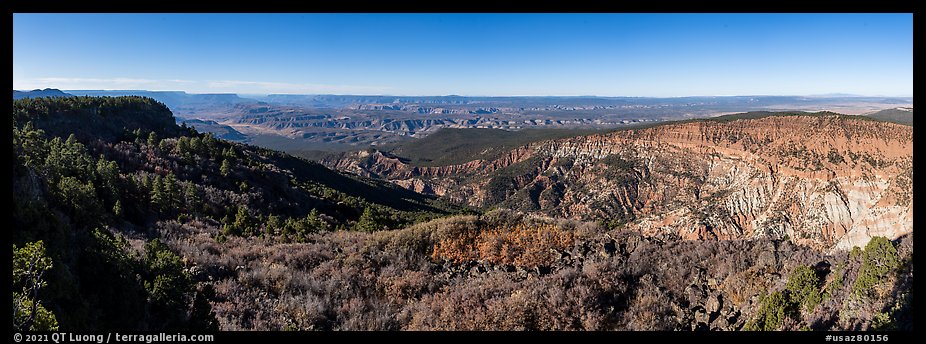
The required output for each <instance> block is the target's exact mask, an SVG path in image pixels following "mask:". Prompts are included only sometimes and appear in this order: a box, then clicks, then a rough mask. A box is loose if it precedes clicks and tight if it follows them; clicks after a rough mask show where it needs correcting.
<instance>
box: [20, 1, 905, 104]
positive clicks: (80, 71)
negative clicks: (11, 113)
mask: <svg viewBox="0 0 926 344" xmlns="http://www.w3.org/2000/svg"><path fill="white" fill-rule="evenodd" d="M46 87H52V88H60V89H148V90H182V91H187V92H191V93H224V92H229V93H242V94H267V93H302V94H311V93H333V94H390V95H447V94H458V95H487V96H493V95H498V96H502V95H567V96H568V95H598V96H651V97H675V96H692V95H814V94H829V93H850V94H860V95H884V96H912V94H913V16H912V14H14V15H13V88H14V89H34V88H46Z"/></svg>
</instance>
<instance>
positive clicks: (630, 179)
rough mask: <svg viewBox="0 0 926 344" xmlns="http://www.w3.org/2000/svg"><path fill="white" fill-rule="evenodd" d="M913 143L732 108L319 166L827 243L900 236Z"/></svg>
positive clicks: (706, 235) (357, 155)
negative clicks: (449, 157)
mask: <svg viewBox="0 0 926 344" xmlns="http://www.w3.org/2000/svg"><path fill="white" fill-rule="evenodd" d="M749 117H755V118H749ZM912 137H913V130H912V127H910V126H905V125H900V124H894V123H886V122H880V121H875V120H871V119H868V118H865V117H860V116H845V115H840V114H836V113H827V112H824V113H817V114H795V115H774V116H768V115H764V116H748V115H747V116H736V115H733V116H725V117H718V118H715V119H712V120H696V121H685V122H675V123H669V124H665V125H657V126H653V127H649V128H639V129H627V130H618V131H614V132H611V133H606V134H597V135H588V136H577V137H572V138H566V139H559V140H549V141H540V142H533V143H530V144H526V145H523V146H521V147H518V148H515V149H513V150H511V151H509V152H507V153H505V154H503V155H502V156H500V157H498V158H496V159H488V160H473V161H469V162H466V163H463V164H455V165H446V166H415V165H412V164H408V163H406V162H403V161H404V159H402V158H401V157H399V156H395V155H392V154H390V153H388V152H382V151H376V150H365V151H359V152H354V153H347V154H343V155H341V156H337V157H330V158H327V159H323V160H322V162H323V163H324V164H325V165H327V166H328V167H330V168H333V169H337V170H341V171H345V172H350V173H354V174H359V175H362V176H366V177H374V178H383V179H387V180H389V181H391V182H393V183H395V184H397V185H400V186H402V187H405V188H408V189H410V190H414V191H417V192H421V193H425V194H433V195H438V196H442V197H444V198H445V199H448V200H451V201H453V202H456V203H461V204H466V205H469V206H473V207H493V206H494V207H508V208H511V209H516V210H519V211H524V212H526V213H530V214H537V215H542V216H550V217H564V218H570V219H576V220H586V221H588V220H598V221H604V222H607V223H612V224H614V225H616V226H621V227H626V228H627V229H632V230H635V231H639V232H642V233H646V234H648V235H661V234H671V235H674V236H677V237H679V238H683V239H748V238H773V239H781V238H788V239H790V240H792V241H794V242H795V243H797V244H801V245H806V246H810V247H814V248H818V249H826V250H829V249H849V248H852V247H855V246H864V245H865V244H866V243H867V242H868V240H869V239H870V238H871V237H874V236H885V237H888V238H892V239H893V238H897V237H900V236H902V235H904V234H907V233H911V232H912V230H913V213H912V211H913V197H912V180H913V143H912V142H913V141H912Z"/></svg>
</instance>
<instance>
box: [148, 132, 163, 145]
mask: <svg viewBox="0 0 926 344" xmlns="http://www.w3.org/2000/svg"><path fill="white" fill-rule="evenodd" d="M160 142H161V141H160V140H158V134H157V133H155V132H154V131H151V133H150V134H148V146H150V147H152V148H153V147H155V146H157V145H158V143H160Z"/></svg>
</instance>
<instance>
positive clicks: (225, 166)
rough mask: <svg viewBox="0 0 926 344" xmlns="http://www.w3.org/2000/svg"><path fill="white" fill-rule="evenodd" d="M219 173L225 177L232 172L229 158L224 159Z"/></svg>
mask: <svg viewBox="0 0 926 344" xmlns="http://www.w3.org/2000/svg"><path fill="white" fill-rule="evenodd" d="M219 173H221V174H222V176H224V177H228V175H229V174H230V173H231V163H229V162H228V159H225V160H222V167H221V168H219Z"/></svg>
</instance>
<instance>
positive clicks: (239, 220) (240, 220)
mask: <svg viewBox="0 0 926 344" xmlns="http://www.w3.org/2000/svg"><path fill="white" fill-rule="evenodd" d="M233 225H234V227H235V228H237V229H238V232H239V233H240V234H244V235H246V236H250V235H252V234H253V233H252V228H251V227H252V226H251V221H250V218H248V210H247V208H245V207H244V206H243V205H241V206H238V213H236V214H235V222H234V224H233Z"/></svg>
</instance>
